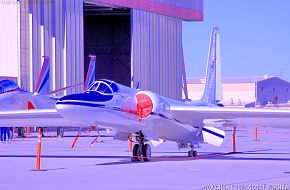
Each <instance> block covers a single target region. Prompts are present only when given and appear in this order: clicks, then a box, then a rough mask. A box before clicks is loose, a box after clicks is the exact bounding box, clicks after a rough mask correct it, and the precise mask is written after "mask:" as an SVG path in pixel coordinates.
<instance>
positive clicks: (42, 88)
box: [34, 56, 50, 94]
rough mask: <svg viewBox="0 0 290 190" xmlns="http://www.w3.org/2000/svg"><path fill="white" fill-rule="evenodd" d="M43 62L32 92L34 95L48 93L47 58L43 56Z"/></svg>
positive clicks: (48, 66) (48, 67) (48, 65)
mask: <svg viewBox="0 0 290 190" xmlns="http://www.w3.org/2000/svg"><path fill="white" fill-rule="evenodd" d="M43 58H44V61H43V64H42V67H41V70H40V73H39V75H38V80H37V84H36V87H35V90H34V93H35V94H46V93H49V91H50V80H49V70H50V64H49V57H46V56H44V57H43Z"/></svg>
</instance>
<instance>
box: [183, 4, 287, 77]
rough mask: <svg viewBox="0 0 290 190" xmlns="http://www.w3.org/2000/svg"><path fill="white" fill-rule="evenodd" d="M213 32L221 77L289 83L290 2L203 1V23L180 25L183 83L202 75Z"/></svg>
mask: <svg viewBox="0 0 290 190" xmlns="http://www.w3.org/2000/svg"><path fill="white" fill-rule="evenodd" d="M213 26H218V27H219V29H220V41H221V42H220V43H221V60H222V75H223V76H225V77H244V76H263V75H278V76H279V77H280V78H282V79H284V80H287V81H289V82H290V0H204V21H201V22H183V47H184V49H183V51H184V60H185V67H186V75H187V78H190V77H203V76H204V75H205V67H206V62H207V56H208V55H207V54H208V46H209V40H210V32H211V28H212V27H213Z"/></svg>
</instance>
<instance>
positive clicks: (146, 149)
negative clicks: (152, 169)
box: [142, 144, 151, 162]
mask: <svg viewBox="0 0 290 190" xmlns="http://www.w3.org/2000/svg"><path fill="white" fill-rule="evenodd" d="M142 155H143V160H144V161H145V162H149V161H150V160H151V147H150V145H149V144H145V145H144V146H143V147H142Z"/></svg>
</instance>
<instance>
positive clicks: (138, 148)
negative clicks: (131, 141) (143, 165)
mask: <svg viewBox="0 0 290 190" xmlns="http://www.w3.org/2000/svg"><path fill="white" fill-rule="evenodd" d="M136 134H137V136H136V141H137V142H138V144H135V145H134V147H133V157H132V159H131V161H132V162H138V161H142V160H143V161H145V162H148V161H150V160H151V147H150V145H149V144H145V138H144V135H143V133H142V132H141V131H140V132H138V133H136Z"/></svg>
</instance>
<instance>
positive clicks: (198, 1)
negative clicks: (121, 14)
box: [85, 0, 203, 21]
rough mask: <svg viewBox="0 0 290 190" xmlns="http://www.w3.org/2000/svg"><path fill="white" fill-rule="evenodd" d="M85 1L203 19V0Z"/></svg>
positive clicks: (177, 16)
mask: <svg viewBox="0 0 290 190" xmlns="http://www.w3.org/2000/svg"><path fill="white" fill-rule="evenodd" d="M85 2H88V3H94V4H101V5H103V4H105V5H111V6H121V7H129V8H133V9H138V10H144V11H149V12H153V13H159V14H163V15H166V16H171V17H175V18H179V19H182V20H192V21H202V20H203V0H138V1H137V0H134V1H132V0H85Z"/></svg>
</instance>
